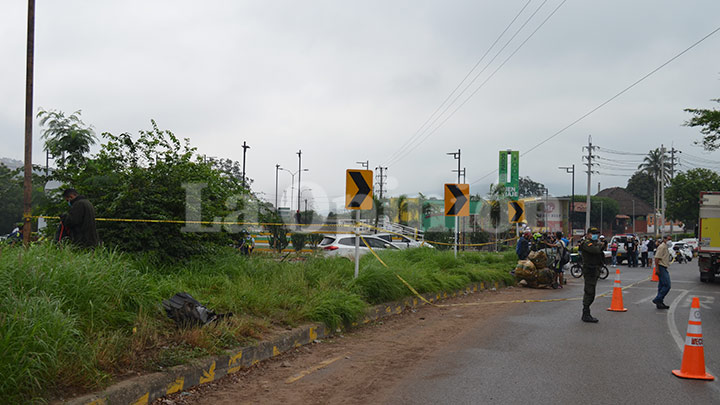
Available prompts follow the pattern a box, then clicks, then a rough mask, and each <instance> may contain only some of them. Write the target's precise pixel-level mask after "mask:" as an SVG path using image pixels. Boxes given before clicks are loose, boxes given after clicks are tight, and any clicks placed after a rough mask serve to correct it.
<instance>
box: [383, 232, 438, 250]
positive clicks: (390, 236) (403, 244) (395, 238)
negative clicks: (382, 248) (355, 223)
mask: <svg viewBox="0 0 720 405" xmlns="http://www.w3.org/2000/svg"><path fill="white" fill-rule="evenodd" d="M373 236H375V237H376V238H380V239H382V240H385V241H387V242H390V243H392V244H393V246H395V247H396V248H398V249H407V248H418V247H429V248H433V247H434V246H432V245H431V244H429V243H425V242H422V241H417V240H414V239H411V238H408V237H407V236H403V235H400V234H396V233H377V234H375V235H373Z"/></svg>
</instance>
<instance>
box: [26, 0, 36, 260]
mask: <svg viewBox="0 0 720 405" xmlns="http://www.w3.org/2000/svg"><path fill="white" fill-rule="evenodd" d="M34 58H35V0H28V19H27V56H26V60H25V173H24V178H23V244H24V245H25V246H26V247H27V246H29V245H30V233H32V223H31V222H30V216H31V215H32V124H33V72H34V68H33V66H34V61H35V59H34Z"/></svg>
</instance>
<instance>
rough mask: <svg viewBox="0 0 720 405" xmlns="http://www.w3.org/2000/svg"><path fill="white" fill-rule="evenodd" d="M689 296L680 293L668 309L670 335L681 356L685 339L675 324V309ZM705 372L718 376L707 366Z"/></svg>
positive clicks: (719, 389)
mask: <svg viewBox="0 0 720 405" xmlns="http://www.w3.org/2000/svg"><path fill="white" fill-rule="evenodd" d="M687 294H688V291H683V292H682V293H680V295H678V296H677V297H676V298H675V299H674V300H673V302H672V303H671V304H670V309H668V312H667V324H668V329H670V334H671V335H672V337H673V339H674V340H675V344H677V347H678V349H680V353H681V354H682V353H683V351H684V350H685V339H683V338H682V335H680V332H679V331H678V328H677V324H676V323H675V308H677V307H678V304H679V303H680V301H682V299H683V298H684V297H685V296H686V295H687ZM688 299H690V297H688ZM700 306H702V304H700ZM681 366H682V363H681V365H680V366H678V369H679V368H680V367H681ZM705 372H706V373H708V374H710V375H717V374H715V373H713V372H712V371H710V369H709V368H707V366H705ZM710 386H711V387H712V388H713V389H714V390H715V391H720V388H719V387H718V384H710Z"/></svg>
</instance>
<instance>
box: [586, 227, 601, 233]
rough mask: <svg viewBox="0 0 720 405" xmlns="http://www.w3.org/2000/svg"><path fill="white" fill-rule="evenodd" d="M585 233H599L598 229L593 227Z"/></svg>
mask: <svg viewBox="0 0 720 405" xmlns="http://www.w3.org/2000/svg"><path fill="white" fill-rule="evenodd" d="M587 233H600V231H598V229H597V228H595V227H594V226H593V227H590V228H588V230H587Z"/></svg>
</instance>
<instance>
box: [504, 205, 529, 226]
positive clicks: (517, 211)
mask: <svg viewBox="0 0 720 405" xmlns="http://www.w3.org/2000/svg"><path fill="white" fill-rule="evenodd" d="M508 219H509V220H510V223H511V224H519V223H522V222H525V201H508Z"/></svg>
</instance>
